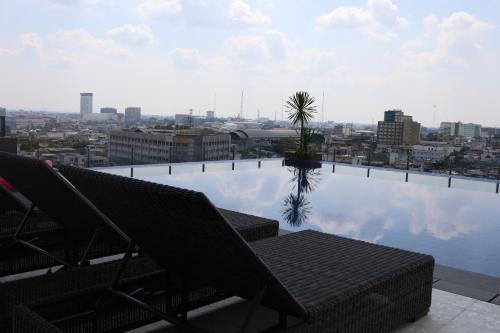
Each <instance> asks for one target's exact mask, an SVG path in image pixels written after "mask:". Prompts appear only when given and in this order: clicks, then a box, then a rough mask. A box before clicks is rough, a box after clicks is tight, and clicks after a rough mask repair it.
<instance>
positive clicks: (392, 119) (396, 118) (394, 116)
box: [384, 110, 404, 123]
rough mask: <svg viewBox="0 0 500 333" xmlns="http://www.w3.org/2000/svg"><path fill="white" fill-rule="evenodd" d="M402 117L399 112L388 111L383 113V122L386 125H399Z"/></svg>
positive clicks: (402, 114)
mask: <svg viewBox="0 0 500 333" xmlns="http://www.w3.org/2000/svg"><path fill="white" fill-rule="evenodd" d="M403 116H404V113H403V111H401V110H389V111H385V112H384V121H385V122H386V123H400V122H401V120H402V118H403Z"/></svg>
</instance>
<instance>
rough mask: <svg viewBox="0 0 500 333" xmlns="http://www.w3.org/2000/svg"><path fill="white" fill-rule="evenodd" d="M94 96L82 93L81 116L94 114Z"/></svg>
mask: <svg viewBox="0 0 500 333" xmlns="http://www.w3.org/2000/svg"><path fill="white" fill-rule="evenodd" d="M93 96H94V94H92V93H81V94H80V115H82V116H83V115H85V114H89V113H92V98H93Z"/></svg>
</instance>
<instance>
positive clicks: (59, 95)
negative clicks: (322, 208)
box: [0, 0, 500, 126]
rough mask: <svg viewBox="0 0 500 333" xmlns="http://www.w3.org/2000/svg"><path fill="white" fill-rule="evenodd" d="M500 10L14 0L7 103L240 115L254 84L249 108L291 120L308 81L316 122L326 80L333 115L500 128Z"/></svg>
mask: <svg viewBox="0 0 500 333" xmlns="http://www.w3.org/2000/svg"><path fill="white" fill-rule="evenodd" d="M110 13H112V14H110ZM499 13H500V3H499V2H497V1H494V0H486V1H481V3H477V2H475V1H465V0H462V1H452V0H442V1H439V2H436V1H429V0H425V1H419V2H418V3H415V2H414V1H408V0H407V1H397V0H368V1H328V2H322V3H313V4H310V3H308V2H306V1H303V0H300V1H294V2H293V3H289V2H287V1H285V0H274V1H271V0H253V1H252V0H246V1H243V0H220V1H201V0H135V1H132V0H125V1H117V0H44V1H35V0H21V1H16V2H10V3H1V4H0V17H1V18H2V20H0V27H1V30H0V72H1V73H2V76H3V77H4V79H3V80H2V81H0V106H3V107H7V108H8V109H32V110H48V111H57V112H78V111H79V105H80V93H81V92H92V93H93V94H94V99H93V112H94V113H97V112H99V108H101V107H116V108H118V110H119V112H123V111H124V109H125V108H126V107H128V106H140V107H141V108H142V112H143V114H150V115H152V114H156V115H170V116H173V115H174V114H176V113H189V109H193V114H194V115H198V114H199V113H200V114H201V115H204V114H205V112H206V111H207V110H212V109H214V106H215V105H216V111H217V115H218V116H222V117H231V116H237V115H238V114H239V112H240V99H241V92H242V91H244V110H243V115H244V117H246V118H250V119H255V118H256V117H257V113H258V110H260V115H261V116H262V117H267V118H270V119H275V116H276V118H277V119H278V120H280V119H281V117H282V113H281V111H282V108H281V103H282V99H286V98H287V97H288V96H289V95H291V94H292V93H293V92H294V91H296V90H307V91H309V92H310V93H311V94H312V95H313V96H315V97H316V100H317V105H318V110H319V112H318V115H317V117H316V120H321V105H322V102H323V101H322V95H323V91H324V93H325V101H324V105H325V108H324V110H325V116H324V118H325V120H334V121H337V122H354V123H366V124H376V122H377V121H378V120H380V119H381V115H382V113H383V111H385V110H389V109H402V110H403V111H404V112H405V113H408V114H411V115H413V117H414V119H415V120H416V121H418V122H421V123H422V124H423V125H424V126H439V123H440V122H441V121H462V122H466V123H468V122H473V123H480V124H483V125H484V126H500V94H499V93H498V87H500V71H499V70H498V69H495V68H500V38H498V29H499V26H500V14H499ZM14 18H15V19H14ZM296 22H300V24H297V23H296ZM435 105H436V107H434V106H435ZM434 113H435V116H434ZM285 117H286V113H285Z"/></svg>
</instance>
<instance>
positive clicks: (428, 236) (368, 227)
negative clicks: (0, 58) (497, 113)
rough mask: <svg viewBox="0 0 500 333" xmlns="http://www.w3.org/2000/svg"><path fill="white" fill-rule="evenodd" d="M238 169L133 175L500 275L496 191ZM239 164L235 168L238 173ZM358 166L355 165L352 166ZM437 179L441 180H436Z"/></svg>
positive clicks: (286, 221) (297, 225) (221, 203)
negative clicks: (488, 191) (486, 191)
mask: <svg viewBox="0 0 500 333" xmlns="http://www.w3.org/2000/svg"><path fill="white" fill-rule="evenodd" d="M253 165H254V167H253V168H250V167H240V168H238V167H237V168H236V170H234V171H232V170H228V171H223V170H221V171H215V172H205V173H203V172H201V171H197V172H188V173H181V172H175V171H174V172H173V173H172V174H171V175H169V173H168V169H165V170H164V172H163V173H161V172H159V171H158V170H156V169H155V170H151V171H148V168H144V169H140V170H139V169H136V173H137V178H140V179H144V180H149V181H153V182H157V183H163V184H168V185H173V186H179V187H183V188H189V189H191V190H196V191H201V192H203V193H205V194H206V195H207V196H208V197H209V198H210V200H212V202H214V204H216V205H217V206H218V207H221V208H226V209H231V210H235V211H239V212H243V213H248V214H254V215H258V216H263V217H267V218H271V219H276V220H279V221H280V227H281V228H284V229H288V230H293V231H297V230H303V229H314V230H320V231H324V232H327V233H332V234H337V235H341V236H346V237H350V238H356V239H361V240H366V241H369V242H373V243H379V244H383V245H388V246H394V247H398V248H403V249H407V250H412V251H418V252H423V253H430V254H432V255H434V256H435V258H436V260H437V261H438V262H439V263H441V264H444V265H449V266H452V267H457V268H461V269H465V270H471V271H475V272H480V273H484V274H490V275H495V276H499V277H500V263H499V262H498V254H499V253H500V242H499V241H498V240H499V235H500V223H498V221H500V209H499V206H498V204H499V200H500V196H499V195H497V194H495V193H485V192H481V191H473V190H465V189H461V188H453V187H452V188H448V187H447V179H446V178H441V177H431V176H426V175H413V174H412V175H410V182H408V183H406V182H404V179H402V178H401V177H399V174H397V175H396V176H398V177H394V178H392V176H391V177H377V173H376V172H373V173H372V176H373V177H370V178H367V177H366V170H365V169H360V170H361V171H363V172H357V173H354V172H344V171H345V170H344V169H348V171H350V170H351V169H355V168H352V167H349V168H348V167H337V168H336V171H335V172H332V170H331V165H328V164H324V165H323V168H322V169H316V170H311V169H309V170H308V169H298V168H290V169H288V168H286V167H281V166H276V167H269V168H261V169H259V168H257V167H256V166H255V163H253ZM195 169H197V170H201V167H200V168H195ZM238 169H239V170H238ZM357 170H358V169H355V171H357ZM443 179H444V181H443Z"/></svg>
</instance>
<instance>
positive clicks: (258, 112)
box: [257, 109, 260, 120]
mask: <svg viewBox="0 0 500 333" xmlns="http://www.w3.org/2000/svg"><path fill="white" fill-rule="evenodd" d="M259 119H260V110H259V109H257V120H259Z"/></svg>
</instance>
